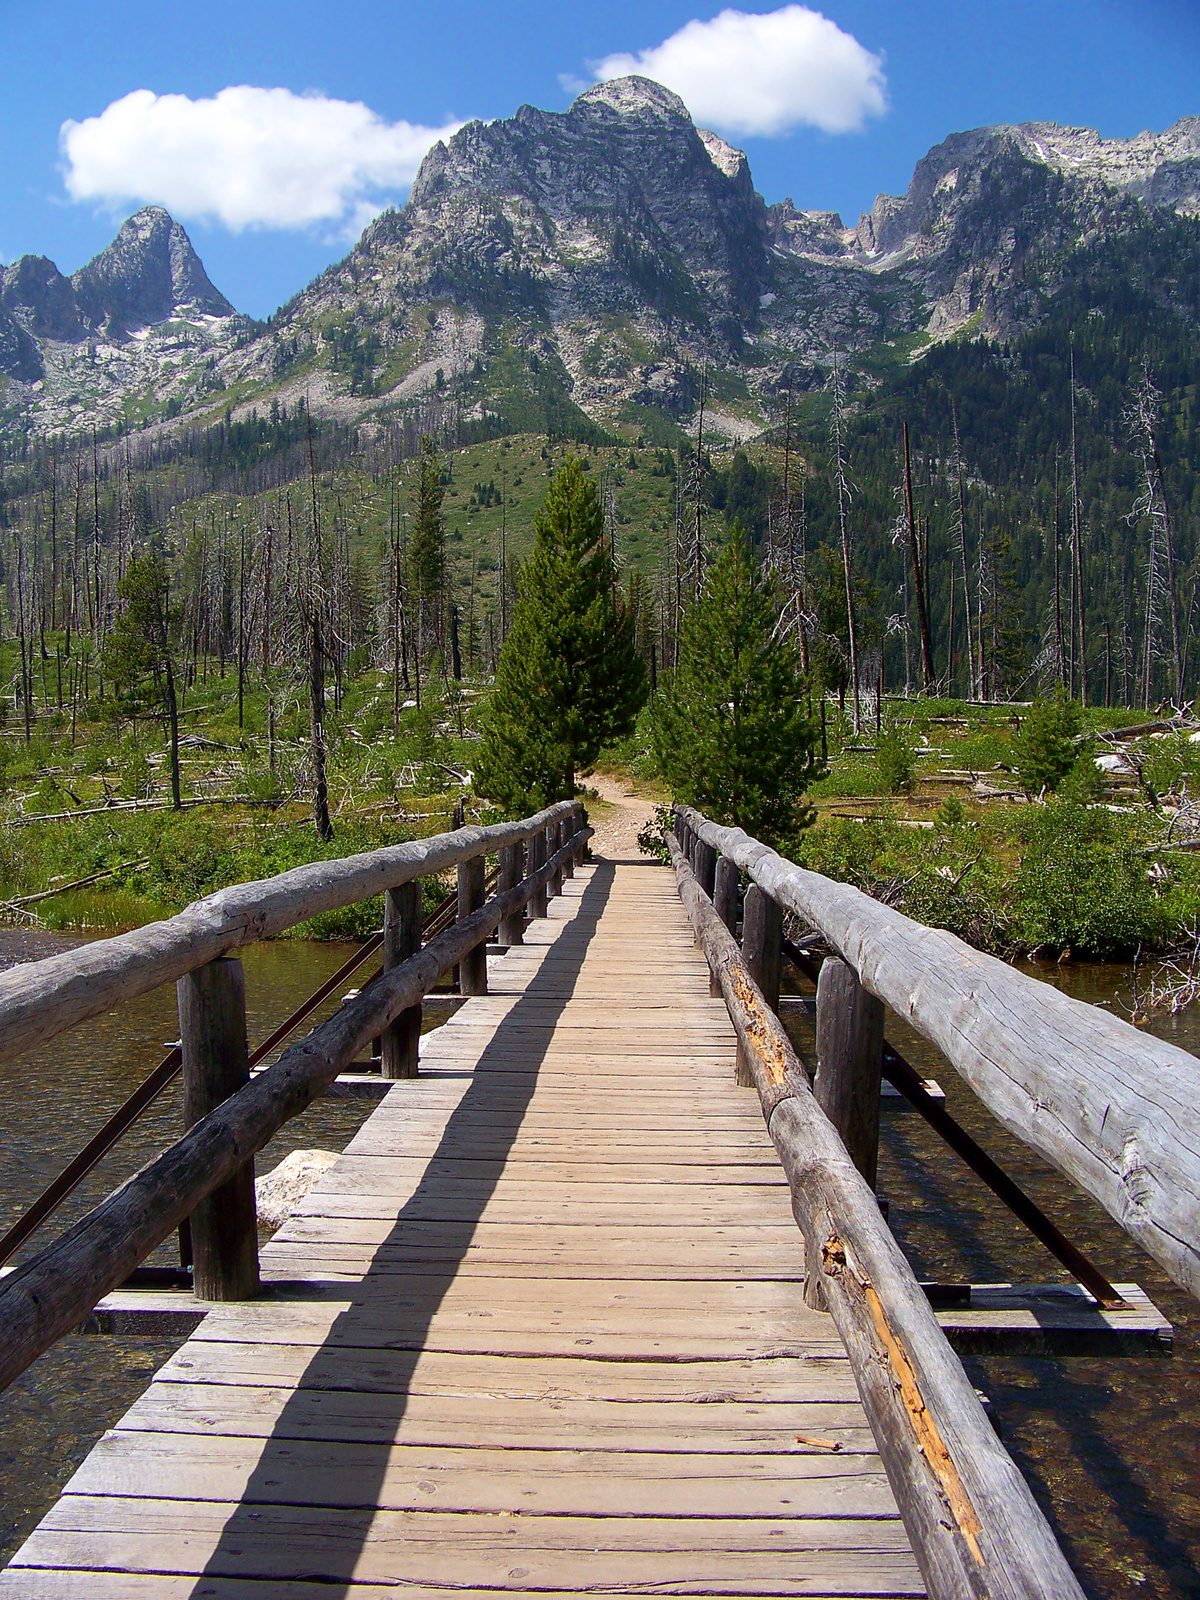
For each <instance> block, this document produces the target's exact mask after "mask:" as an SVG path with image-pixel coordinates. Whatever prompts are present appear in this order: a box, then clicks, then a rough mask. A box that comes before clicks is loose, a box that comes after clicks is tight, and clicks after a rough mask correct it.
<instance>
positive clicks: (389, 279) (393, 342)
mask: <svg viewBox="0 0 1200 1600" xmlns="http://www.w3.org/2000/svg"><path fill="white" fill-rule="evenodd" d="M1178 216H1183V217H1185V218H1186V217H1191V216H1198V217H1200V118H1196V117H1189V118H1184V119H1182V120H1181V121H1179V122H1177V123H1176V124H1175V125H1174V126H1173V127H1171V128H1168V129H1167V130H1166V131H1165V132H1163V133H1142V134H1139V135H1137V136H1136V137H1135V138H1132V139H1124V140H1123V139H1110V138H1105V137H1104V136H1102V135H1101V134H1099V133H1098V132H1096V131H1095V130H1093V129H1087V128H1065V127H1060V126H1058V125H1056V124H1054V123H1048V122H1032V123H1023V124H1020V125H1014V126H996V127H986V128H977V129H972V130H967V131H965V132H959V133H954V134H951V135H950V136H949V137H948V138H946V139H945V140H943V141H942V142H941V143H940V144H938V145H936V146H935V147H934V148H933V149H931V150H930V151H929V152H928V153H927V154H926V155H925V156H924V157H923V158H922V160H921V161H919V162H918V163H917V165H916V167H915V170H914V172H913V176H912V181H911V182H910V184H909V185H908V188H907V190H906V192H905V193H904V194H902V195H887V194H881V195H880V196H879V197H878V198H877V200H876V201H875V204H874V205H873V207H872V208H871V210H870V211H869V212H866V213H864V214H863V215H862V216H861V217H860V218H859V219H858V221H857V223H856V224H852V225H847V224H846V223H845V222H844V221H843V219H842V218H841V217H840V216H839V215H838V214H837V213H836V212H833V211H829V210H822V209H817V208H805V209H800V208H798V207H797V206H796V205H795V204H794V203H793V202H792V201H791V200H790V199H788V200H785V201H782V202H779V203H777V204H773V205H771V206H767V205H765V204H764V202H763V200H762V198H761V196H759V195H758V194H757V193H756V192H755V189H754V184H753V181H752V178H751V174H750V167H749V163H748V161H747V159H746V156H745V154H744V153H743V152H742V151H740V150H738V149H736V148H735V147H734V146H732V145H731V144H729V143H728V142H727V141H726V140H725V139H723V138H722V137H721V136H720V135H719V134H716V133H713V132H711V131H709V130H707V129H700V128H697V127H696V126H695V125H694V123H693V121H692V118H691V116H690V115H689V113H688V110H687V107H686V106H685V105H684V103H683V101H682V100H681V99H680V98H679V96H678V95H676V94H673V93H672V92H671V91H670V90H669V89H665V88H663V87H662V85H660V84H657V83H655V82H653V81H652V80H651V79H648V78H644V77H640V76H629V77H625V78H618V79H615V80H613V81H612V82H609V83H599V84H595V85H594V86H593V87H591V88H589V89H587V90H585V91H584V92H583V93H582V94H580V95H579V96H578V97H577V99H576V100H575V101H574V102H573V103H572V104H571V105H570V106H569V107H568V108H567V109H566V110H565V111H542V110H539V109H538V108H537V107H535V106H522V107H520V109H519V110H518V111H517V112H516V113H515V114H514V115H513V116H512V117H510V118H507V119H503V120H500V121H496V122H490V123H484V122H471V123H468V124H466V125H465V126H464V127H463V128H461V129H460V130H459V131H458V132H457V133H456V134H455V135H454V136H453V137H452V138H450V139H448V140H447V141H445V143H439V144H436V145H435V146H434V147H433V148H432V149H431V150H430V151H429V153H428V154H427V156H426V157H425V160H424V161H423V163H422V165H421V168H420V171H419V173H418V175H417V178H416V181H415V182H414V184H413V186H412V190H411V193H410V196H409V200H408V203H407V204H406V205H405V206H404V207H403V208H401V209H399V210H391V211H387V212H384V213H383V214H382V215H381V216H379V217H378V218H377V219H376V220H375V221H374V222H373V223H372V224H371V225H370V226H369V227H368V228H367V230H366V231H365V233H364V234H363V236H362V238H361V239H360V240H359V242H358V244H357V245H356V246H355V248H354V249H353V250H352V251H351V253H350V255H349V256H348V257H347V258H346V259H345V260H343V261H341V262H338V263H336V264H335V265H333V266H331V267H329V268H328V269H327V270H326V271H325V272H323V273H322V274H321V276H320V277H319V278H318V279H316V281H315V282H313V283H312V284H310V285H309V286H308V288H307V289H305V290H304V291H303V292H301V293H300V294H298V295H297V296H296V297H295V298H294V299H293V300H291V301H289V303H288V304H287V305H286V306H284V307H282V308H281V309H280V311H279V312H278V313H277V315H276V316H275V317H274V318H273V319H272V323H271V325H270V327H269V328H268V329H267V330H266V331H265V332H263V333H262V334H261V335H259V334H256V333H255V332H254V331H253V330H252V329H251V327H250V326H249V325H248V324H247V323H246V322H245V320H244V319H237V318H232V317H231V316H230V313H231V311H232V307H231V306H230V305H229V302H228V301H227V300H226V299H225V297H224V296H223V295H221V294H220V293H219V292H218V291H217V290H216V289H215V288H214V287H213V285H212V283H211V282H210V280H209V278H208V276H207V274H206V273H205V271H204V268H203V266H202V265H201V263H200V261H199V259H198V257H197V256H196V254H195V252H194V250H193V249H192V246H191V243H190V241H189V240H188V237H187V234H186V233H185V232H184V230H183V229H182V228H181V227H179V225H178V224H177V223H175V222H174V221H173V220H172V219H171V217H170V216H169V215H168V213H167V212H165V211H164V210H163V209H162V208H161V207H158V206H148V207H146V208H145V209H143V210H142V211H139V212H138V213H136V214H135V215H134V216H133V217H131V218H130V219H129V220H128V222H126V223H125V224H124V225H123V227H122V228H121V230H120V232H119V233H118V235H117V238H116V239H115V240H114V241H113V243H112V244H111V245H110V246H109V247H108V249H107V250H105V251H102V252H101V254H100V255H99V256H98V257H97V258H96V259H95V261H93V262H90V263H89V264H88V265H87V266H86V267H84V268H82V269H81V270H80V271H79V272H77V273H75V274H74V276H73V277H72V278H69V279H68V278H65V277H64V276H63V275H62V274H61V273H59V271H58V269H57V268H56V267H55V266H54V264H53V262H50V261H47V260H45V259H44V258H41V257H32V256H27V257H25V258H23V259H22V260H21V261H19V262H17V263H15V264H14V265H13V266H12V267H10V268H8V269H7V270H6V271H3V272H2V273H0V381H2V375H3V374H5V373H7V374H8V375H9V377H10V379H12V380H13V382H14V383H15V385H16V386H17V388H16V390H15V391H13V392H10V393H9V394H8V395H7V396H6V397H4V398H6V399H7V402H8V403H9V404H10V405H11V404H13V403H14V401H15V402H16V403H19V404H20V405H22V406H24V407H26V414H27V415H29V414H32V413H33V412H35V411H36V412H37V413H38V414H39V415H40V416H42V417H43V418H45V419H47V421H46V425H48V426H69V425H71V423H72V422H73V421H74V420H76V419H77V418H78V417H79V416H81V415H91V414H93V413H94V412H95V410H96V408H97V407H98V406H103V407H107V408H108V410H107V412H105V413H104V414H106V415H108V414H117V413H118V412H119V408H120V407H121V405H123V404H124V403H125V397H126V396H128V395H129V394H130V393H131V392H132V391H135V390H136V392H137V393H138V394H139V395H140V397H141V404H142V406H143V408H144V409H145V410H147V411H148V412H150V413H151V414H152V412H153V407H154V406H155V405H161V406H164V407H165V406H174V407H176V409H185V410H186V409H188V408H194V407H197V406H202V405H204V404H205V403H208V399H207V397H208V396H210V395H213V394H216V393H222V392H225V391H227V390H229V389H232V388H234V387H235V386H236V390H237V393H238V394H239V395H241V396H246V397H247V398H246V400H245V401H244V403H245V404H246V405H254V404H256V403H260V402H261V401H262V400H263V399H266V398H268V397H277V398H279V399H280V400H281V401H288V400H290V398H291V397H292V395H293V394H298V393H299V392H300V389H299V385H300V384H301V382H302V383H303V392H304V393H305V394H306V395H307V396H308V402H309V403H311V404H312V405H313V407H314V409H322V410H325V411H328V412H329V413H330V414H333V415H337V416H339V417H342V418H345V419H352V418H357V417H361V416H364V415H365V414H366V413H369V412H370V411H372V410H374V409H375V408H376V407H377V406H381V405H383V406H389V407H403V406H405V405H407V404H409V403H410V402H413V403H418V402H419V403H422V404H424V403H426V401H428V400H433V401H434V402H435V403H437V404H442V403H443V401H444V397H445V396H446V395H447V393H449V394H452V395H453V397H454V398H453V403H454V405H455V407H456V408H457V410H458V414H459V415H460V416H462V417H465V418H468V419H477V420H484V419H488V420H489V426H494V425H497V419H499V421H500V423H502V424H503V425H506V426H513V427H518V426H519V427H533V428H537V429H540V428H542V427H546V428H550V427H554V428H558V427H560V426H563V425H566V423H569V424H570V426H573V427H575V428H576V429H578V428H579V427H580V426H581V425H582V424H583V423H585V422H586V418H587V417H590V418H592V419H593V420H595V421H597V422H600V423H602V424H604V425H606V426H608V425H612V424H613V423H615V422H619V421H626V422H631V421H637V422H638V423H639V427H640V426H641V421H640V419H641V418H642V417H643V416H644V415H646V414H647V413H646V412H645V408H647V407H650V408H653V410H654V411H656V412H657V413H659V414H660V416H659V420H658V421H657V422H655V421H654V420H653V419H652V420H651V422H650V423H648V424H647V427H648V428H650V429H653V428H654V427H657V428H659V431H660V433H661V432H662V431H663V430H664V429H667V430H669V429H670V427H671V426H672V423H671V421H670V420H669V419H673V420H674V421H682V422H687V421H688V420H689V419H690V418H691V417H692V416H693V414H694V412H695V409H696V405H697V401H698V396H699V378H698V374H699V373H700V372H701V371H703V370H704V369H706V368H707V370H708V372H709V374H710V377H711V379H712V383H711V385H710V389H709V403H708V410H707V411H706V424H705V425H706V429H707V428H708V427H710V426H711V427H712V428H713V429H714V430H716V431H719V430H720V429H721V428H722V427H724V428H726V429H727V430H728V431H729V432H730V434H731V436H732V437H745V436H746V435H747V433H753V432H754V431H755V430H756V429H757V428H758V427H759V426H761V424H762V421H763V419H764V417H765V416H766V415H767V413H768V412H769V410H770V407H771V405H772V404H773V403H774V397H775V396H776V395H777V393H778V390H779V388H780V386H781V384H782V385H786V386H788V387H792V388H794V387H795V386H796V385H797V384H799V385H804V384H806V383H819V382H821V381H823V373H824V372H825V371H827V370H828V366H829V362H830V359H831V352H832V350H833V348H834V347H835V346H836V347H838V348H839V349H841V350H842V351H844V352H845V353H846V354H847V355H848V356H850V357H853V356H854V354H855V353H856V352H865V351H869V350H875V351H876V352H877V353H878V354H879V355H880V359H882V360H884V361H891V360H895V359H898V358H899V357H898V356H897V355H896V354H895V352H896V351H897V350H898V349H903V350H904V351H905V352H906V353H909V354H911V353H913V352H916V351H919V350H921V349H922V348H924V345H925V344H926V343H927V342H928V341H930V340H938V339H945V338H950V337H956V336H963V335H966V336H975V335H979V336H982V337H1009V336H1015V335H1017V334H1019V333H1020V332H1021V331H1022V330H1023V329H1026V328H1029V327H1031V326H1034V325H1036V324H1037V322H1038V321H1039V319H1041V318H1044V317H1045V316H1046V315H1047V314H1048V307H1049V306H1050V305H1051V303H1052V301H1053V297H1054V295H1055V294H1056V293H1057V292H1058V290H1059V288H1060V287H1061V285H1062V284H1063V282H1064V281H1065V276H1064V275H1065V273H1066V271H1067V270H1068V264H1069V263H1070V262H1071V260H1072V259H1073V257H1074V256H1075V255H1076V254H1077V253H1078V252H1080V251H1087V250H1092V249H1096V248H1098V247H1104V246H1108V245H1111V244H1112V242H1113V241H1114V240H1118V239H1120V238H1122V237H1125V238H1127V239H1128V240H1130V242H1131V247H1133V248H1139V246H1137V244H1136V241H1137V239H1138V238H1139V237H1141V234H1140V233H1139V231H1138V230H1139V229H1144V226H1145V223H1146V221H1147V218H1150V219H1158V221H1157V222H1153V223H1152V225H1154V226H1161V227H1162V228H1163V229H1169V228H1175V229H1176V230H1178V227H1179V224H1178V223H1177V222H1176V221H1175V220H1174V219H1175V218H1176V217H1178ZM1176 247H1177V246H1175V245H1173V246H1172V248H1176ZM1178 247H1181V248H1186V247H1187V246H1186V240H1184V241H1183V244H1182V245H1181V246H1178ZM1173 293H1174V291H1173V289H1172V288H1171V285H1170V284H1169V283H1164V284H1163V294H1164V296H1166V297H1167V298H1168V299H1169V298H1170V296H1171V295H1172V294H1173ZM100 344H104V345H105V347H106V348H105V354H104V360H103V361H97V360H94V359H92V358H91V357H90V356H81V357H80V358H79V359H76V358H75V357H74V356H73V355H72V352H73V351H84V352H87V351H89V350H91V349H92V347H93V346H98V345H100ZM140 352H142V353H145V355H146V359H145V360H143V359H142V354H140ZM117 356H119V357H120V360H117V359H116V357H117ZM138 362H141V364H140V365H138ZM43 378H44V379H45V382H44V384H43V383H42V379H43ZM139 386H140V387H139ZM0 403H3V401H2V400H0ZM584 413H586V417H585V416H584ZM667 436H670V434H669V432H668V433H667Z"/></svg>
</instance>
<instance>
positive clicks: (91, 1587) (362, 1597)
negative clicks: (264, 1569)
mask: <svg viewBox="0 0 1200 1600" xmlns="http://www.w3.org/2000/svg"><path fill="white" fill-rule="evenodd" d="M492 1592H493V1591H491V1590H482V1589H474V1590H472V1589H444V1588H439V1587H437V1586H436V1585H433V1584H405V1586H404V1593H405V1596H406V1600H486V1597H487V1596H488V1595H489V1594H491V1593H492ZM592 1592H594V1591H589V1590H579V1589H572V1590H570V1591H567V1590H562V1589H557V1590H548V1589H539V1590H538V1591H537V1593H538V1597H539V1600H578V1597H579V1595H580V1594H581V1593H582V1594H587V1593H592ZM620 1592H621V1593H622V1594H631V1595H636V1594H657V1593H660V1592H662V1591H660V1590H657V1589H631V1588H626V1587H624V1586H622V1588H621V1591H620ZM706 1592H707V1593H709V1594H712V1593H714V1592H719V1591H713V1590H712V1589H709V1590H708V1591H706ZM779 1592H780V1591H779V1590H775V1591H774V1593H775V1594H778V1593H779ZM870 1592H872V1591H871V1590H870V1589H862V1588H853V1589H852V1590H847V1589H845V1588H843V1589H841V1590H840V1591H839V1594H840V1595H845V1594H847V1593H853V1594H855V1595H862V1594H868V1593H870ZM873 1592H874V1593H876V1594H884V1593H886V1594H888V1595H903V1594H916V1593H919V1592H920V1591H919V1590H913V1589H907V1588H899V1589H897V1588H886V1587H885V1588H880V1587H879V1585H878V1584H876V1585H875V1586H874V1591H873ZM82 1593H86V1594H87V1596H88V1600H149V1597H153V1600H329V1585H328V1584H323V1583H305V1582H303V1580H295V1581H293V1580H291V1579H277V1578H269V1579H267V1580H266V1581H265V1582H263V1581H259V1580H257V1579H254V1578H214V1577H211V1576H206V1577H204V1578H201V1579H200V1580H199V1582H197V1581H196V1579H195V1578H192V1577H176V1576H173V1575H171V1574H169V1573H153V1574H149V1573H136V1572H96V1571H94V1570H91V1569H89V1570H88V1571H87V1572H82V1571H78V1570H76V1571H68V1570H66V1569H63V1568H56V1569H49V1570H39V1569H37V1568H35V1567H25V1568H22V1569H21V1570H19V1571H18V1570H16V1569H14V1568H9V1569H8V1571H7V1572H3V1573H0V1596H3V1597H4V1600H63V1596H64V1595H77V1594H82ZM338 1593H339V1595H345V1596H346V1597H347V1600H395V1595H396V1587H395V1585H394V1584H382V1585H381V1584H375V1583H355V1582H353V1581H352V1580H350V1581H346V1580H339V1586H338ZM804 1593H805V1595H806V1597H807V1600H834V1593H833V1591H832V1590H831V1589H830V1588H829V1586H828V1585H826V1586H823V1587H822V1588H821V1589H820V1591H819V1592H818V1591H817V1590H815V1589H806V1590H805V1591H804ZM738 1594H739V1596H740V1597H741V1600H767V1595H766V1593H765V1591H763V1590H759V1591H757V1593H756V1592H755V1591H752V1590H746V1589H739V1590H738Z"/></svg>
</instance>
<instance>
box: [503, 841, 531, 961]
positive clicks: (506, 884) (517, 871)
mask: <svg viewBox="0 0 1200 1600" xmlns="http://www.w3.org/2000/svg"><path fill="white" fill-rule="evenodd" d="M524 876H525V846H524V845H523V844H506V845H504V846H503V848H502V849H501V851H500V882H499V884H498V885H497V887H498V888H499V891H500V893H501V894H504V893H505V891H506V890H508V889H515V888H516V887H517V885H518V884H519V883H520V881H521V879H522V878H523V877H524ZM500 943H501V944H502V945H504V946H505V948H508V947H509V946H510V945H514V944H524V943H525V913H524V911H523V910H522V911H515V912H513V914H512V916H509V917H502V918H501V920H500Z"/></svg>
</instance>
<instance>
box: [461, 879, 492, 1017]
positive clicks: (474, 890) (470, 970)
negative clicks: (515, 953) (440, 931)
mask: <svg viewBox="0 0 1200 1600" xmlns="http://www.w3.org/2000/svg"><path fill="white" fill-rule="evenodd" d="M483 880H484V858H483V857H482V856H472V857H471V859H470V861H460V862H459V864H458V920H459V921H460V922H463V921H465V919H466V918H467V917H469V916H471V915H472V913H473V912H476V911H478V910H479V908H480V906H482V905H483ZM458 992H459V993H460V994H486V993H487V941H486V939H484V940H481V941H480V943H479V944H477V945H476V946H475V948H474V949H473V950H469V951H468V952H467V954H466V955H465V956H464V957H463V958H462V961H461V962H460V963H459V967H458Z"/></svg>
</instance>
